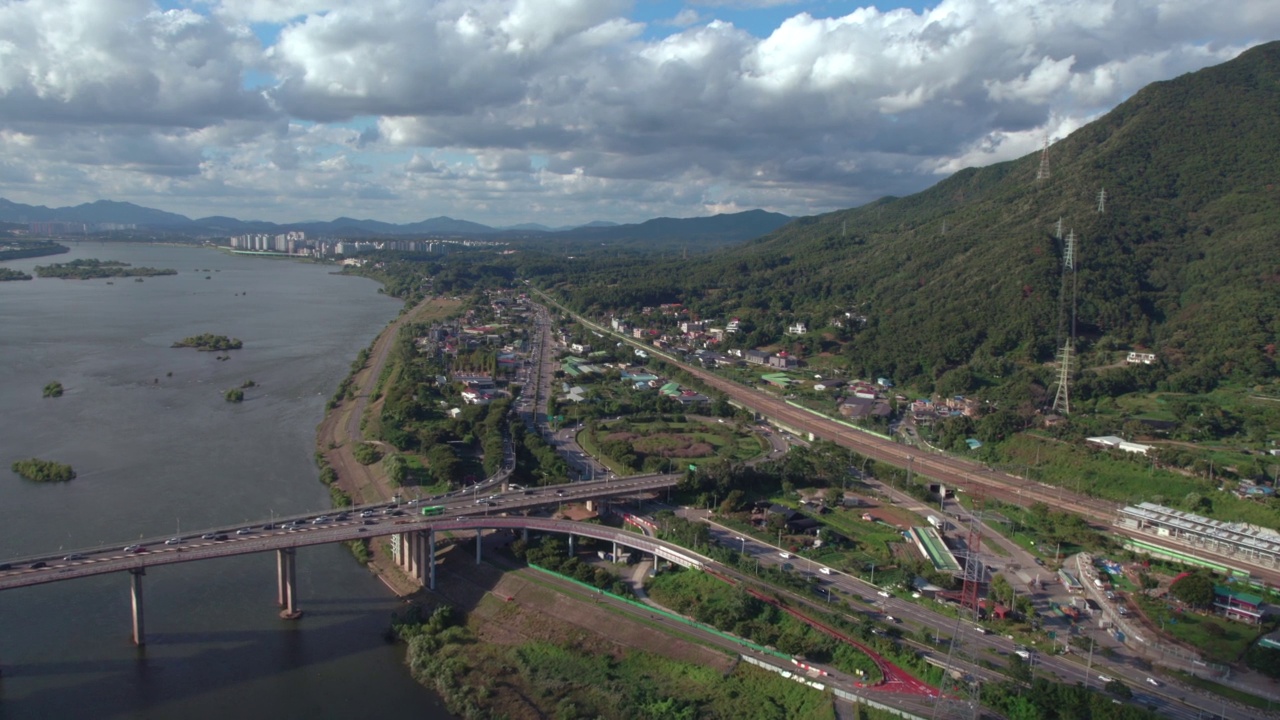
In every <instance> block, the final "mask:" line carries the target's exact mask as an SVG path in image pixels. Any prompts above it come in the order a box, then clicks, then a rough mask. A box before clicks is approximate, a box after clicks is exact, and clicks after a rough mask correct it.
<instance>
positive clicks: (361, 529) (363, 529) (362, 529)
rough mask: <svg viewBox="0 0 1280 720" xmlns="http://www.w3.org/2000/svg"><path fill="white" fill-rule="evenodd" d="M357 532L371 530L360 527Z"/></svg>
mask: <svg viewBox="0 0 1280 720" xmlns="http://www.w3.org/2000/svg"><path fill="white" fill-rule="evenodd" d="M356 532H369V528H367V527H359V528H356Z"/></svg>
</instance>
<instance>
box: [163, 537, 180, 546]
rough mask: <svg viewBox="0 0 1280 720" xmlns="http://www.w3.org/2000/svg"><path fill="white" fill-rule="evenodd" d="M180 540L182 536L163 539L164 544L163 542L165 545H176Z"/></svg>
mask: <svg viewBox="0 0 1280 720" xmlns="http://www.w3.org/2000/svg"><path fill="white" fill-rule="evenodd" d="M181 542H182V538H180V537H171V538H169V539H168V540H165V541H164V544H165V545H177V544H178V543H181Z"/></svg>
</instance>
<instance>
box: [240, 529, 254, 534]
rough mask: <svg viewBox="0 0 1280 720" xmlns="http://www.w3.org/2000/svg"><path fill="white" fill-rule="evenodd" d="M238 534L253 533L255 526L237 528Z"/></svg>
mask: <svg viewBox="0 0 1280 720" xmlns="http://www.w3.org/2000/svg"><path fill="white" fill-rule="evenodd" d="M236 534H237V535H252V534H253V528H240V529H239V530H237V531H236Z"/></svg>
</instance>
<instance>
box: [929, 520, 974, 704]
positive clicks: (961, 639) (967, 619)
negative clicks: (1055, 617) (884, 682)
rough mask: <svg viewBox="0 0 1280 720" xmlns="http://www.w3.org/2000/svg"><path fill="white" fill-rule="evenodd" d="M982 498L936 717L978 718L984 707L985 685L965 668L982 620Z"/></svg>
mask: <svg viewBox="0 0 1280 720" xmlns="http://www.w3.org/2000/svg"><path fill="white" fill-rule="evenodd" d="M981 553H982V498H981V497H980V496H975V497H974V499H973V507H972V508H971V511H970V517H969V535H968V538H967V539H966V541H965V549H964V553H963V555H964V557H963V562H964V585H963V586H962V587H961V590H960V608H959V610H960V611H959V612H958V613H957V614H956V622H955V626H954V628H953V629H952V633H951V647H950V648H949V649H948V650H947V666H946V671H945V672H944V674H943V677H942V687H941V689H940V692H939V695H938V702H937V703H935V704H934V706H933V720H952V719H953V718H955V719H957V720H975V719H976V718H977V717H978V716H979V714H980V713H981V710H982V704H981V694H982V686H981V684H980V683H979V682H978V679H977V678H975V677H972V676H970V675H969V674H968V673H967V672H966V668H969V667H973V666H974V664H975V662H976V658H975V657H974V656H973V653H972V652H971V651H970V648H971V647H974V646H975V644H976V643H972V642H970V641H969V637H968V636H969V633H970V632H971V631H974V629H975V628H977V626H978V622H979V620H981V608H980V607H979V604H978V603H979V600H978V594H979V590H980V588H981V586H982V578H983V568H982V558H981Z"/></svg>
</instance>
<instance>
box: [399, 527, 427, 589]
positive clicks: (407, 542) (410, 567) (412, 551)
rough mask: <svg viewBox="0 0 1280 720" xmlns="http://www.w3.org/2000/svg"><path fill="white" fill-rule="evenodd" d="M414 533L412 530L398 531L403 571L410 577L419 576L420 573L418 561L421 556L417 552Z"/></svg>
mask: <svg viewBox="0 0 1280 720" xmlns="http://www.w3.org/2000/svg"><path fill="white" fill-rule="evenodd" d="M416 534H417V533H413V532H402V533H400V559H401V565H402V567H403V568H404V571H405V573H406V574H408V576H409V577H411V578H419V577H421V573H422V570H421V566H420V563H419V561H420V560H421V558H419V557H418V553H417V549H418V548H417V542H416V541H417V538H416V537H414V536H415V535H416Z"/></svg>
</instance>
